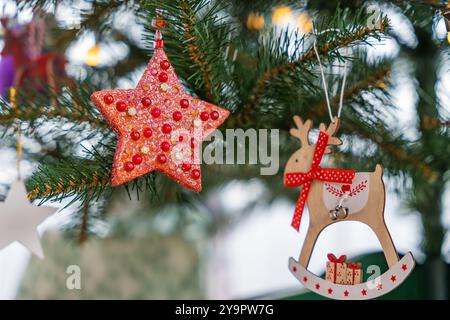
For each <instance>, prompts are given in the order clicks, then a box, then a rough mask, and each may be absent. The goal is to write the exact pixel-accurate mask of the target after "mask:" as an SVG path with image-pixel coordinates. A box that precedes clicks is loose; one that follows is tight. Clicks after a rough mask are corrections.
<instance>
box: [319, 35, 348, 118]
mask: <svg viewBox="0 0 450 320" xmlns="http://www.w3.org/2000/svg"><path fill="white" fill-rule="evenodd" d="M334 30H337V29H327V30H323V31H321V32H319V33H317V34H314V43H313V48H314V53H315V54H316V57H317V61H318V62H319V68H320V75H321V77H322V85H323V90H324V92H325V100H326V102H327V108H328V115H329V117H330V120H331V122H332V123H334V117H333V111H332V109H331V102H330V97H329V95H328V85H327V82H326V79H325V71H324V68H323V65H322V61H321V59H320V55H319V51H318V50H317V36H318V35H320V34H322V33H325V32H329V31H334ZM347 62H348V61H347V60H345V63H344V75H343V79H342V85H341V94H340V97H339V108H338V112H337V117H338V118H340V117H341V113H342V107H343V106H344V90H345V83H346V81H347Z"/></svg>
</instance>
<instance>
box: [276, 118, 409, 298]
mask: <svg viewBox="0 0 450 320" xmlns="http://www.w3.org/2000/svg"><path fill="white" fill-rule="evenodd" d="M294 122H295V124H296V126H297V129H291V131H290V133H291V135H292V136H294V137H296V138H298V139H299V140H300V141H301V148H300V149H299V150H297V151H296V152H294V154H293V155H292V156H291V157H290V158H289V160H288V162H287V164H286V167H285V173H284V179H285V185H286V186H287V187H299V186H303V188H302V191H301V193H300V197H299V199H298V201H297V204H296V208H295V214H294V218H293V220H292V226H293V227H294V228H295V229H297V231H298V230H299V228H300V221H301V216H302V212H303V208H304V206H305V204H307V205H308V209H309V214H310V223H309V227H308V231H307V235H306V238H305V242H304V245H303V248H302V250H301V253H300V258H299V261H296V260H295V259H293V258H290V260H289V270H290V271H291V272H292V274H293V275H294V276H295V277H296V278H297V279H298V280H299V281H300V282H301V283H302V284H303V285H304V286H305V287H306V288H308V289H309V290H311V291H313V292H315V293H317V294H320V295H322V296H325V297H328V298H332V299H342V300H352V299H353V300H355V299H357V300H366V299H372V298H376V297H378V296H381V295H384V294H386V293H388V292H390V291H392V290H393V289H395V288H396V287H397V286H399V285H400V284H401V283H402V282H403V281H404V280H405V279H406V278H407V277H408V275H409V274H410V273H411V272H412V270H413V268H414V266H415V262H414V258H413V256H412V254H411V253H410V252H408V253H407V254H406V255H405V256H403V258H402V259H401V260H400V259H399V257H398V254H397V251H396V249H395V246H394V243H393V241H392V239H391V236H390V234H389V231H388V229H387V226H386V223H385V221H384V203H385V191H384V184H383V178H382V176H383V168H382V167H381V165H377V166H376V168H375V171H374V172H354V171H353V170H342V169H330V168H321V167H320V161H321V159H322V156H323V155H324V154H328V153H330V152H331V150H330V149H329V148H328V147H327V146H328V145H340V144H342V141H341V140H340V139H339V138H337V137H334V136H333V135H334V134H335V133H336V131H337V130H338V127H339V119H338V118H337V117H335V118H334V121H333V122H332V123H331V124H330V125H329V126H328V128H327V127H326V126H325V125H324V124H320V133H319V137H318V141H317V143H316V144H310V143H309V140H308V133H309V130H310V129H311V126H312V121H311V120H307V121H305V122H303V121H302V119H301V118H300V117H298V116H295V117H294ZM341 221H359V222H362V223H364V224H366V225H367V226H369V227H370V228H371V229H372V230H373V231H374V232H375V234H376V236H377V237H378V240H379V241H380V243H381V246H382V248H383V252H384V255H385V257H386V260H387V263H388V266H389V269H388V270H387V271H386V272H385V273H383V274H382V275H380V276H379V277H377V278H375V279H373V280H371V281H368V282H365V283H358V284H350V285H349V284H336V283H333V282H330V281H327V280H325V279H322V278H320V277H318V276H316V275H314V274H313V273H311V272H309V271H308V270H307V267H308V264H309V260H310V258H311V254H312V251H313V248H314V245H315V242H316V240H317V238H318V236H319V234H320V233H321V232H322V230H323V229H325V228H326V227H327V226H329V225H331V224H333V223H337V222H341Z"/></svg>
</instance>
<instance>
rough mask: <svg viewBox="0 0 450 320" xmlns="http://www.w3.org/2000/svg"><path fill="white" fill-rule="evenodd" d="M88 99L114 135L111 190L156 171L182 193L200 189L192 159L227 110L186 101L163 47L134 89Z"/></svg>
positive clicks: (158, 50)
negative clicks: (179, 186) (115, 136)
mask: <svg viewBox="0 0 450 320" xmlns="http://www.w3.org/2000/svg"><path fill="white" fill-rule="evenodd" d="M91 100H92V101H93V102H94V104H95V105H96V106H97V108H98V109H99V110H100V112H101V113H102V115H103V116H104V117H105V119H106V121H107V122H108V124H109V125H110V126H111V127H112V128H113V130H114V131H115V132H116V134H117V136H118V143H117V147H116V153H115V155H114V164H113V168H112V174H111V185H112V186H118V185H120V184H122V183H126V182H128V181H131V180H133V179H135V178H137V177H139V176H142V175H144V174H146V173H149V172H151V171H154V170H158V171H161V172H162V173H164V174H165V175H167V176H168V177H170V178H172V179H173V180H175V181H176V182H177V183H179V184H181V185H183V186H184V187H186V188H189V189H192V190H194V191H200V190H201V189H202V183H201V173H200V164H199V163H197V162H198V161H193V159H196V158H197V157H198V154H199V148H200V146H201V141H202V140H203V139H204V138H206V136H208V135H209V134H210V133H211V132H212V131H213V130H214V129H216V128H218V127H219V126H220V125H221V124H222V123H223V122H224V121H225V119H226V118H227V117H228V115H229V111H228V110H225V109H223V108H219V107H217V106H215V105H213V104H210V103H207V102H205V101H201V100H199V99H196V98H193V97H191V96H189V95H188V94H187V93H186V91H185V90H184V89H183V87H182V86H181V84H180V82H179V80H178V78H177V75H176V74H175V70H174V69H173V67H172V65H171V64H170V62H169V60H168V59H167V56H166V54H165V53H164V50H163V48H162V47H157V48H156V49H155V53H154V55H153V57H152V58H151V60H150V63H149V64H148V66H147V68H146V70H145V72H144V75H143V76H142V78H141V80H140V81H139V83H138V85H137V87H136V88H135V89H129V90H103V91H97V92H94V93H93V94H92V96H91ZM181 130H182V131H181ZM179 132H182V134H183V138H182V139H180V134H179ZM190 141H194V142H195V143H192V144H191V143H190ZM184 145H186V146H184Z"/></svg>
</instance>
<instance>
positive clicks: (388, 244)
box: [372, 221, 399, 268]
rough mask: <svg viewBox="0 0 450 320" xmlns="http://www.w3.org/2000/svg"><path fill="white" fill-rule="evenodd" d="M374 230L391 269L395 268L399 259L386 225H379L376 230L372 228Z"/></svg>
mask: <svg viewBox="0 0 450 320" xmlns="http://www.w3.org/2000/svg"><path fill="white" fill-rule="evenodd" d="M372 229H373V231H374V232H375V234H376V235H377V237H378V240H379V241H380V243H381V247H382V248H383V252H384V256H385V257H386V261H387V264H388V266H389V268H391V267H393V266H394V265H395V264H396V263H397V262H398V260H399V257H398V254H397V250H396V249H395V245H394V242H393V241H392V238H391V235H390V233H389V230H388V228H387V226H386V223H385V222H384V221H382V223H381V224H380V225H377V226H376V227H375V228H373V227H372Z"/></svg>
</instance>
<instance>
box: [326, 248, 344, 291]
mask: <svg viewBox="0 0 450 320" xmlns="http://www.w3.org/2000/svg"><path fill="white" fill-rule="evenodd" d="M327 257H328V260H330V261H328V262H327V272H326V274H325V280H327V281H330V282H333V283H338V284H346V283H347V274H346V271H347V264H346V263H345V259H346V256H345V255H342V256H340V257H339V258H336V256H335V255H334V254H332V253H329V254H328V256H327Z"/></svg>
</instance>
